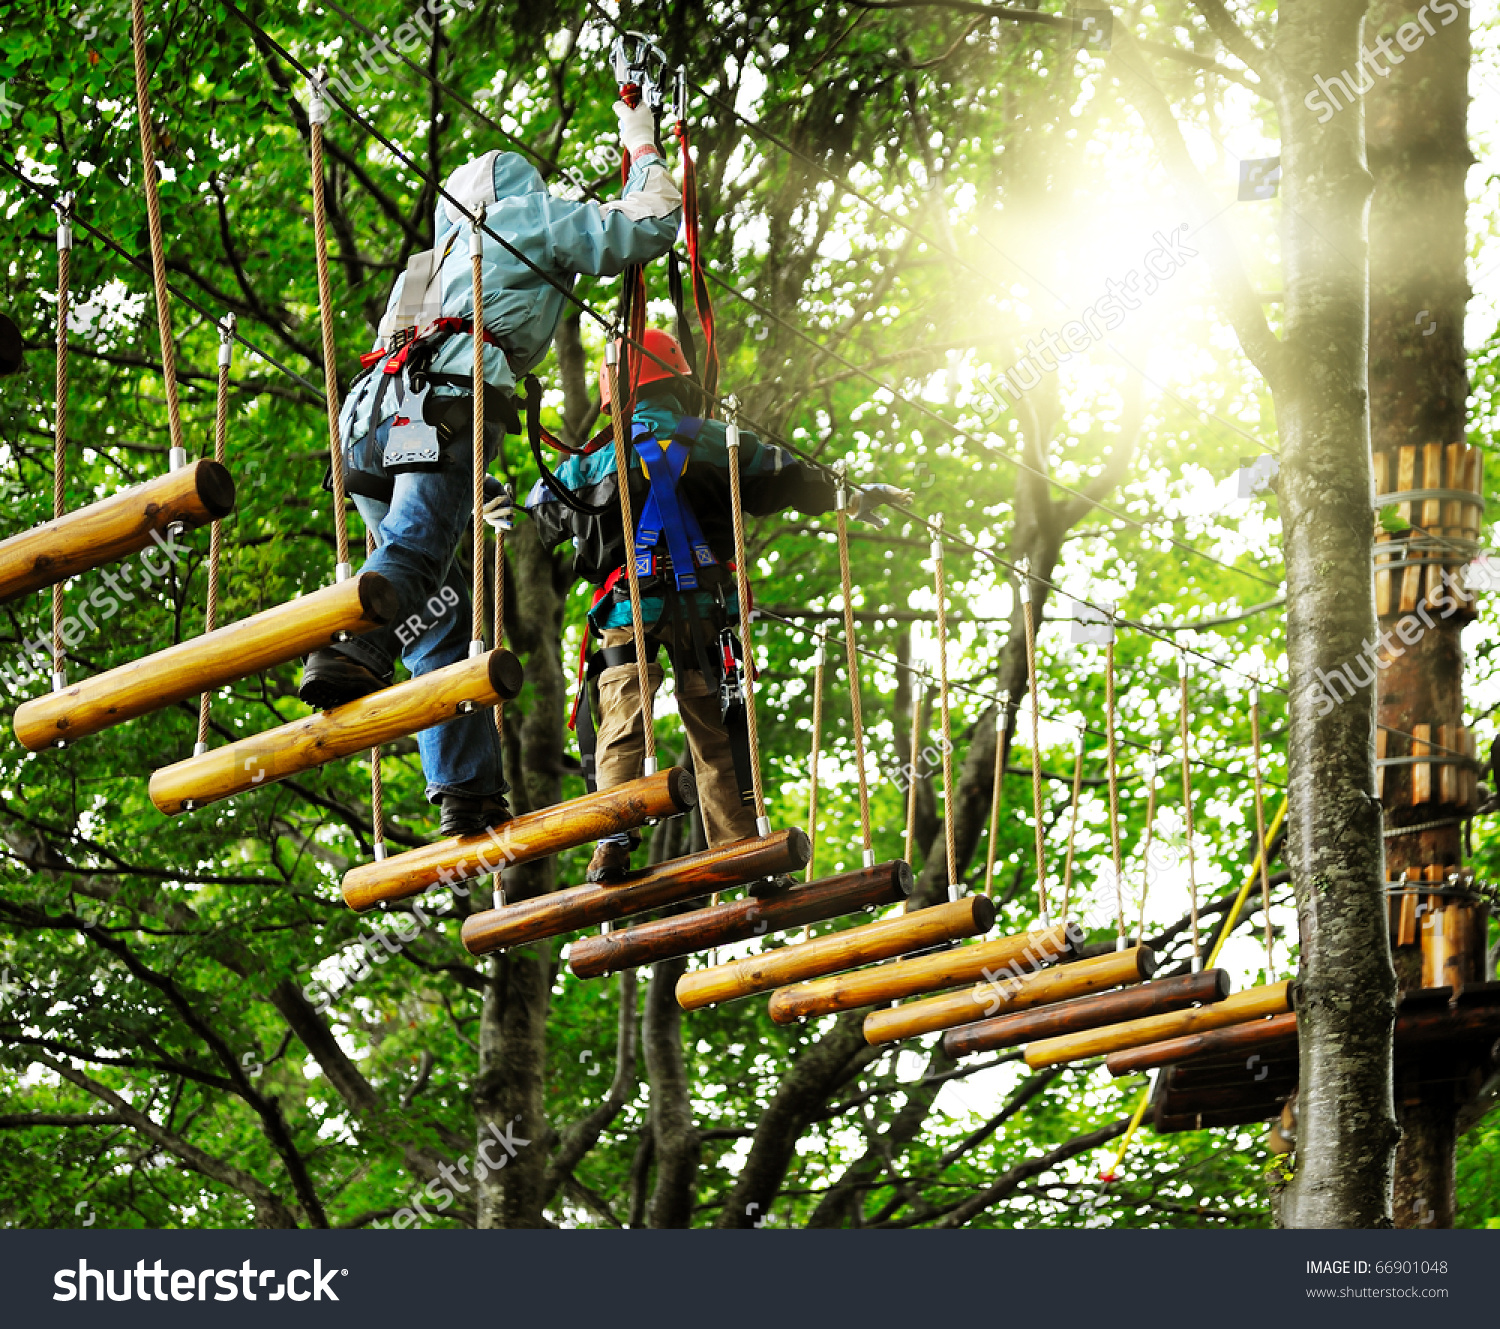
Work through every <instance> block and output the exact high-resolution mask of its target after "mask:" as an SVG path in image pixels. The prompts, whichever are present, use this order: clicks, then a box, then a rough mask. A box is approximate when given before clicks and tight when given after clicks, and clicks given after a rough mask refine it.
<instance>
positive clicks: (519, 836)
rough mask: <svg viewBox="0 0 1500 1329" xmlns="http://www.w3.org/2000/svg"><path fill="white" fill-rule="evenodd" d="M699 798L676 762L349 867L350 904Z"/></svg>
mask: <svg viewBox="0 0 1500 1329" xmlns="http://www.w3.org/2000/svg"><path fill="white" fill-rule="evenodd" d="M697 801H698V788H697V785H696V784H695V783H694V781H693V777H692V776H691V775H690V774H689V773H688V772H687V771H685V770H683V769H682V768H681V767H678V766H673V767H671V768H669V769H668V770H665V771H658V772H657V773H656V774H655V775H645V776H642V777H641V778H640V779H639V780H630V781H627V782H626V783H625V784H618V785H615V786H614V788H612V789H601V790H599V791H598V792H597V793H592V794H585V795H583V797H582V798H575V799H572V800H571V801H569V802H567V803H556V804H554V805H553V806H552V807H550V808H542V809H541V810H540V811H537V812H528V813H526V814H525V815H524V816H520V817H515V818H513V819H512V820H511V821H508V822H506V823H505V824H504V825H502V826H497V827H496V828H495V829H493V830H490V831H485V832H484V833H482V834H480V835H456V836H452V837H450V838H449V839H447V840H439V841H438V842H437V843H436V844H430V845H424V846H422V847H421V848H420V849H408V850H407V851H406V852H405V853H404V854H397V855H396V856H395V857H394V858H387V859H384V860H377V861H376V862H373V863H363V864H361V865H360V866H359V867H357V868H350V869H349V871H348V872H346V873H345V874H344V883H343V891H344V903H345V904H347V905H348V906H349V907H350V908H351V909H355V910H365V909H373V908H374V907H375V906H376V905H378V904H381V903H382V902H385V901H391V900H404V899H406V898H407V897H408V896H412V895H420V894H421V893H422V892H423V891H425V890H426V889H427V888H428V887H429V886H437V885H443V886H451V885H453V884H454V883H455V882H462V881H472V880H474V879H475V878H476V877H485V876H488V875H489V874H490V873H493V872H499V871H500V870H501V869H503V868H508V867H516V866H517V865H519V864H521V863H530V862H533V861H534V860H536V859H539V858H550V857H551V856H552V855H553V854H558V853H561V852H562V851H563V850H564V849H576V848H577V847H578V846H579V845H583V844H588V843H589V842H590V841H591V840H597V839H599V838H600V837H601V836H604V835H613V834H616V833H617V832H620V831H628V830H633V829H634V828H635V827H637V826H644V825H645V824H646V822H648V821H650V820H651V819H652V818H653V817H675V816H676V815H677V814H678V813H682V812H686V811H688V810H689V809H690V808H692V807H693V806H694V805H695V804H696V803H697ZM603 889H606V890H620V889H623V888H621V887H618V886H614V887H605V888H603ZM644 907H645V908H648V909H649V908H655V907H656V906H654V905H646V906H644Z"/></svg>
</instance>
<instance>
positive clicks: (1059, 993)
mask: <svg viewBox="0 0 1500 1329" xmlns="http://www.w3.org/2000/svg"><path fill="white" fill-rule="evenodd" d="M1155 972H1156V955H1155V953H1154V952H1152V951H1151V950H1150V948H1149V947H1146V946H1133V947H1131V948H1130V949H1129V950H1124V951H1112V952H1111V953H1110V954H1108V955H1095V956H1092V957H1090V958H1089V959H1087V960H1075V961H1074V962H1073V963H1072V964H1063V965H1058V966H1057V968H1055V969H1043V970H1039V971H1038V972H1036V973H1033V974H1026V975H1024V976H1023V977H1021V978H1013V977H1007V978H997V979H996V980H995V981H994V982H984V983H976V984H975V985H974V986H973V987H970V988H965V989H964V990H963V991H962V992H949V993H945V994H944V995H943V996H941V997H928V998H927V999H926V1000H924V1001H909V1002H907V1003H906V1004H905V1005H904V1006H897V1007H894V1008H893V1009H889V1010H878V1011H871V1012H870V1014H869V1015H867V1016H866V1017H865V1042H867V1043H870V1044H877V1043H896V1042H899V1041H900V1040H901V1039H903V1038H916V1037H917V1036H918V1035H920V1034H930V1033H932V1032H933V1031H934V1030H937V1029H952V1028H953V1027H954V1026H955V1025H960V1024H970V1023H972V1022H973V1021H975V1020H978V1019H983V1018H985V1017H987V1016H992V1015H997V1014H999V1013H1000V1012H1001V1011H1021V1010H1026V1009H1028V1008H1030V1007H1032V1006H1041V1005H1044V1004H1046V1003H1047V1002H1052V1001H1065V1000H1067V999H1068V998H1070V997H1082V996H1085V995H1087V994H1088V993H1091V992H1102V991H1104V990H1105V989H1106V988H1113V987H1119V986H1120V984H1122V983H1139V982H1141V981H1142V980H1143V979H1147V978H1150V977H1151V975H1152V974H1153V973H1155ZM836 981H837V980H834V979H824V980H823V982H824V983H831V982H836ZM818 986H819V985H818V984H815V983H802V984H800V985H799V986H797V987H795V988H784V989H782V991H781V992H778V993H777V994H776V995H775V996H774V997H772V998H771V1015H772V1018H773V1019H775V1018H777V1015H776V1012H777V1003H778V1002H779V1001H783V998H784V997H785V998H786V1000H785V1001H783V1005H782V1008H783V1009H785V1010H790V1011H797V1010H799V1009H801V1008H803V1007H805V1006H807V1005H808V1003H809V998H810V997H815V996H816V995H817V994H814V993H812V992H810V989H813V988H816V987H818ZM864 1004H867V1005H868V1004H869V1003H864ZM830 1009H832V1010H843V1009H847V1008H846V1007H844V1006H841V1005H840V1006H833V1007H831V1008H830ZM808 1013H809V1014H817V1015H822V1014H824V1013H825V1011H824V1009H822V1008H821V1007H820V1008H818V1009H815V1010H812V1011H809V1012H808Z"/></svg>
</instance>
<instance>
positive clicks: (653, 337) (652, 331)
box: [599, 328, 693, 411]
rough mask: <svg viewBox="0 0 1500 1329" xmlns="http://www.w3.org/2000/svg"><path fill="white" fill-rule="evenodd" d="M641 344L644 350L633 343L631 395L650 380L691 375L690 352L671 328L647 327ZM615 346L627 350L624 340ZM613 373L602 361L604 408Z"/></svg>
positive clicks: (601, 385)
mask: <svg viewBox="0 0 1500 1329" xmlns="http://www.w3.org/2000/svg"><path fill="white" fill-rule="evenodd" d="M641 345H642V346H644V347H645V350H644V351H642V350H641V349H640V348H638V347H634V346H633V347H631V348H630V395H631V396H632V397H634V396H635V395H636V394H637V393H638V392H640V390H641V389H642V388H644V387H646V386H647V385H648V384H651V383H663V382H670V381H672V380H673V379H679V378H686V379H691V378H692V376H693V367H692V366H691V365H690V364H688V361H687V356H685V355H684V354H683V353H682V346H681V345H680V344H679V342H678V340H677V338H676V337H674V336H673V335H672V334H671V333H670V332H663V331H662V330H661V329H660V328H647V329H646V332H645V335H644V336H643V337H642V338H641ZM615 347H616V349H617V351H618V353H619V354H620V355H624V354H625V348H624V346H623V344H622V342H619V341H617V342H616V343H615ZM612 377H613V375H612V374H611V372H610V369H609V366H608V365H605V364H601V365H600V366H599V398H600V407H601V409H602V410H604V411H608V410H609V404H610V403H609V398H610V391H609V386H610V380H611V378H612Z"/></svg>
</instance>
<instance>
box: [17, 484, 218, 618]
mask: <svg viewBox="0 0 1500 1329" xmlns="http://www.w3.org/2000/svg"><path fill="white" fill-rule="evenodd" d="M233 510H234V480H233V479H232V478H231V477H230V474H229V472H228V471H227V470H225V469H224V467H222V466H220V465H219V463H218V462H216V461H197V462H193V463H192V464H191V465H189V466H181V467H179V468H178V469H177V470H175V471H169V472H167V474H165V475H158V476H157V477H156V478H155V479H154V480H147V481H146V483H145V484H143V485H136V486H135V488H133V489H125V490H122V491H121V492H120V493H118V494H111V495H110V497H108V498H105V499H101V500H100V501H99V502H97V503H90V504H89V505H88V507H86V508H79V509H77V510H76V511H74V512H69V513H65V514H64V515H63V516H61V517H59V518H58V519H57V520H56V521H49V522H46V523H44V524H43V525H41V526H36V527H33V528H32V529H31V530H29V531H23V532H22V533H21V534H20V535H13V536H11V538H10V539H9V540H6V541H5V542H4V543H0V604H4V603H5V602H6V601H8V600H14V599H16V598H17V597H18V596H22V595H29V594H30V593H31V592H32V591H39V590H42V589H43V588H44V587H47V586H52V585H54V584H56V583H57V582H60V581H66V580H67V579H68V578H69V577H76V576H77V575H78V574H79V573H80V572H87V571H88V570H89V569H90V568H97V567H102V566H103V565H104V564H106V563H113V562H115V561H116V560H118V559H122V558H125V557H127V556H128V555H130V554H134V553H138V552H139V551H140V550H142V549H146V548H149V547H150V546H151V545H152V544H153V543H154V542H155V539H154V537H155V536H157V535H159V534H160V533H161V532H163V531H165V530H166V529H167V528H168V527H169V526H174V525H176V524H177V523H178V522H181V523H182V525H184V526H188V527H198V526H206V525H207V524H208V523H209V522H211V521H214V520H216V519H218V518H219V517H224V516H227V515H228V514H229V513H230V512H232V511H233Z"/></svg>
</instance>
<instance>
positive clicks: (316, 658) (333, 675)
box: [297, 647, 395, 711]
mask: <svg viewBox="0 0 1500 1329" xmlns="http://www.w3.org/2000/svg"><path fill="white" fill-rule="evenodd" d="M394 675H395V671H394V670H392V671H391V672H390V673H387V674H386V675H384V676H383V677H382V676H381V675H380V674H377V673H376V672H375V671H374V670H373V669H371V668H369V667H368V666H366V665H362V664H360V662H359V661H358V660H356V659H355V658H354V657H353V656H350V655H345V654H344V653H343V652H342V651H335V650H332V649H330V648H327V647H325V648H324V649H322V650H320V651H314V652H313V653H312V654H311V655H309V656H308V657H307V662H306V664H305V666H304V667H303V670H302V686H301V687H299V688H298V689H297V695H298V696H299V697H300V698H301V699H302V700H303V701H304V702H306V703H307V704H308V705H309V706H315V707H317V709H318V710H320V711H330V710H332V709H333V708H334V707H335V706H343V705H346V704H347V703H349V702H351V701H358V700H359V699H360V698H361V697H368V696H369V695H370V693H372V692H379V691H380V689H381V688H388V687H390V685H391V679H392V678H393V677H394Z"/></svg>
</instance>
